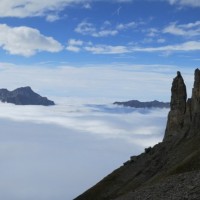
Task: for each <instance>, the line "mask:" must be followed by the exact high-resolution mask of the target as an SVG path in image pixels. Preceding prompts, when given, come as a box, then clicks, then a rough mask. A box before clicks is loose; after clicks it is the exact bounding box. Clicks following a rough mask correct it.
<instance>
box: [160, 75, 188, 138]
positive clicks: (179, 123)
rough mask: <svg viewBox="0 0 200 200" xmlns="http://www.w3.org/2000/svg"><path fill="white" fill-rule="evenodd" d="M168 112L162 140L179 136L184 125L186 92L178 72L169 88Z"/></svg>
mask: <svg viewBox="0 0 200 200" xmlns="http://www.w3.org/2000/svg"><path fill="white" fill-rule="evenodd" d="M171 94H172V95H171V102H170V108H171V109H170V111H169V114H168V121H167V127H166V131H165V137H164V140H167V139H170V138H171V137H173V136H177V135H178V134H180V132H181V129H182V128H183V125H184V117H185V113H186V100H187V92H186V86H185V83H184V80H183V78H182V76H181V73H180V72H177V76H176V77H175V78H174V80H173V83H172V88H171Z"/></svg>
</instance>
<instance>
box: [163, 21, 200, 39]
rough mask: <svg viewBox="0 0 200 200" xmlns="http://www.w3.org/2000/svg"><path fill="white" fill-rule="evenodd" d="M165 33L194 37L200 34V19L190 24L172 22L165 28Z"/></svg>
mask: <svg viewBox="0 0 200 200" xmlns="http://www.w3.org/2000/svg"><path fill="white" fill-rule="evenodd" d="M163 33H169V34H172V35H177V36H184V37H193V36H199V35H200V21H196V22H193V23H188V24H177V22H172V23H171V24H170V25H169V26H167V27H165V28H164V29H163Z"/></svg>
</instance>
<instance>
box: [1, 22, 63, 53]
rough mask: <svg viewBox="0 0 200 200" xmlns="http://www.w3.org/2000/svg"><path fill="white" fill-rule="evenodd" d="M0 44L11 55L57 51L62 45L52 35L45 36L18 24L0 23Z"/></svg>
mask: <svg viewBox="0 0 200 200" xmlns="http://www.w3.org/2000/svg"><path fill="white" fill-rule="evenodd" d="M0 46H1V47H2V48H3V49H4V50H6V51H7V52H9V53H10V54H13V55H22V56H32V55H34V54H36V53H37V52H40V51H48V52H52V53H54V52H59V51H61V50H62V48H63V47H62V45H61V44H60V43H59V42H58V41H56V40H55V39H53V38H52V37H46V36H44V35H42V34H41V33H40V31H39V30H37V29H34V28H30V27H26V26H20V27H10V26H8V25H6V24H0Z"/></svg>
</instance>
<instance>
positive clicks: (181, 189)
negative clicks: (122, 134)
mask: <svg viewBox="0 0 200 200" xmlns="http://www.w3.org/2000/svg"><path fill="white" fill-rule="evenodd" d="M171 92H172V94H171V104H170V107H171V109H170V112H169V115H168V121H167V126H166V131H165V136H164V139H163V142H161V143H159V144H157V145H155V146H154V147H153V148H148V149H147V150H146V151H145V152H144V153H142V154H140V155H139V156H132V157H131V159H130V160H129V161H127V162H125V163H124V165H123V166H121V167H120V168H118V169H117V170H115V171H114V172H112V173H111V174H109V175H108V176H107V177H105V178H104V179H103V180H102V181H100V182H99V183H97V184H96V185H95V186H94V187H92V188H90V189H89V190H88V191H86V192H85V193H83V194H82V195H80V196H79V197H77V198H76V200H94V199H95V200H141V199H142V200H161V199H162V200H169V199H171V200H183V199H185V200H186V199H187V200H199V199H200V145H199V144H200V70H199V69H196V70H195V81H194V87H193V91H192V97H191V98H189V99H187V94H186V86H185V83H184V80H183V78H182V76H181V73H180V72H178V73H177V76H176V77H175V78H174V80H173V83H172V88H171Z"/></svg>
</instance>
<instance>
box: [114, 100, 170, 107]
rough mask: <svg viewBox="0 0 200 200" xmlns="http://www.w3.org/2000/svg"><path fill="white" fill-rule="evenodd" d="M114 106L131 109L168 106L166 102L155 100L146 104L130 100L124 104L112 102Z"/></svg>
mask: <svg viewBox="0 0 200 200" xmlns="http://www.w3.org/2000/svg"><path fill="white" fill-rule="evenodd" d="M114 104H116V105H122V106H126V107H133V108H169V105H170V104H169V103H168V102H161V101H157V100H154V101H146V102H141V101H138V100H130V101H125V102H114Z"/></svg>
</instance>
